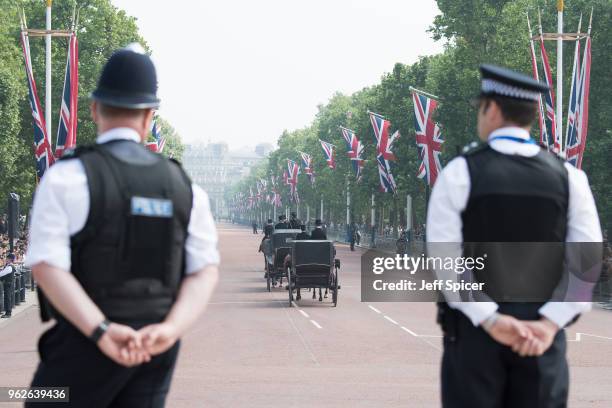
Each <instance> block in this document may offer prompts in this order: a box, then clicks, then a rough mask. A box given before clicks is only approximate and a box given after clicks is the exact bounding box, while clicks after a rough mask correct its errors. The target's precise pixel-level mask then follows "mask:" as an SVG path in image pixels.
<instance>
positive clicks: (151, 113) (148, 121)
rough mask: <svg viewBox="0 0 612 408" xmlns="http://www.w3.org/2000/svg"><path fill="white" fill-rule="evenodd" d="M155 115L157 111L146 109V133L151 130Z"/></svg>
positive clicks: (143, 124)
mask: <svg viewBox="0 0 612 408" xmlns="http://www.w3.org/2000/svg"><path fill="white" fill-rule="evenodd" d="M154 115H155V111H154V110H153V109H145V110H144V115H142V117H141V120H142V128H143V129H145V133H147V132H148V130H149V129H151V123H152V122H153V116H154Z"/></svg>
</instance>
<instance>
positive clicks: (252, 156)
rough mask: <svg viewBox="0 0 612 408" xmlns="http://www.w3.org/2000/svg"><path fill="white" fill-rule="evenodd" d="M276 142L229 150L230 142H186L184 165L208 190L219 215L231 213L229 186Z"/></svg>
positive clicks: (195, 181) (249, 169)
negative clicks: (201, 143)
mask: <svg viewBox="0 0 612 408" xmlns="http://www.w3.org/2000/svg"><path fill="white" fill-rule="evenodd" d="M271 151H272V145H270V144H268V143H260V144H258V145H257V146H255V148H254V149H250V148H241V149H237V150H229V148H228V146H227V144H226V143H209V144H207V145H195V144H194V145H186V146H185V151H184V153H183V167H184V168H185V171H186V172H187V174H189V176H190V177H191V180H192V181H193V182H194V183H195V184H197V185H199V186H200V187H202V188H203V189H204V191H206V192H207V193H208V196H209V198H210V206H211V210H212V212H213V214H214V215H215V216H216V217H225V216H227V215H228V211H227V208H226V205H225V203H224V197H225V193H226V189H229V188H231V186H232V185H234V184H235V183H236V182H238V181H239V180H240V179H242V178H243V177H246V176H248V175H249V173H250V172H251V168H253V167H254V166H255V165H257V164H258V163H259V162H261V161H262V160H263V159H265V158H266V157H267V156H268V154H269V153H270V152H271Z"/></svg>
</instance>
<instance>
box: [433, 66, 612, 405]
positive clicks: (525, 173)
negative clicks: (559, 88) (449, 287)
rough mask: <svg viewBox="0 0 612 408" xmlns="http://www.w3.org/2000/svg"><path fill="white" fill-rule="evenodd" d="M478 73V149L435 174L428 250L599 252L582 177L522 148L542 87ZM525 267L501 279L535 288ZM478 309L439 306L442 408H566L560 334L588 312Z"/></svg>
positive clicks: (495, 70)
mask: <svg viewBox="0 0 612 408" xmlns="http://www.w3.org/2000/svg"><path fill="white" fill-rule="evenodd" d="M481 73H482V89H481V95H480V98H479V101H478V133H479V136H480V139H481V140H482V141H484V142H486V143H485V144H483V145H482V146H481V147H478V148H475V149H472V150H471V151H469V152H467V153H466V154H464V155H463V156H460V157H458V158H455V159H454V160H452V161H451V162H450V163H448V165H447V166H446V167H445V168H444V170H443V171H442V172H441V174H440V176H439V178H438V180H437V182H436V184H435V186H434V188H433V191H432V195H431V199H430V202H429V208H428V215H427V240H428V242H433V243H466V242H559V243H561V244H560V245H561V246H564V245H565V246H567V243H568V242H595V243H597V242H601V240H602V235H601V229H600V224H599V219H598V215H597V210H596V207H595V202H594V199H593V196H592V193H591V190H590V188H589V184H588V181H587V177H586V175H585V173H584V172H582V171H581V170H578V169H576V168H574V167H573V166H571V165H570V164H567V163H563V162H562V161H561V160H560V159H559V158H557V157H555V156H553V154H551V153H548V152H547V151H546V150H543V149H542V148H540V147H539V146H538V145H536V144H535V142H533V141H532V139H531V138H530V135H529V131H530V128H531V125H532V123H533V122H534V120H535V119H536V117H537V109H538V105H537V100H538V97H539V95H540V93H541V92H544V91H546V90H547V89H548V88H547V86H546V85H545V84H542V83H540V82H538V81H535V80H534V79H532V78H530V77H527V76H525V75H522V74H518V73H516V72H513V71H510V70H507V69H504V68H501V67H497V66H492V65H483V66H481ZM563 242H565V244H563ZM430 245H431V244H430ZM557 258H558V259H549V262H548V263H547V264H548V265H551V266H552V269H550V268H547V271H548V270H550V271H552V272H551V273H553V274H554V273H555V272H554V268H558V269H561V266H560V265H561V264H562V262H563V260H562V256H560V257H557ZM519 261H522V260H519ZM525 265H527V266H526V267H525V268H520V269H521V270H511V271H508V274H513V275H515V276H516V277H519V276H521V277H525V276H526V277H527V280H526V281H529V280H528V279H529V274H532V275H531V276H534V277H535V276H538V279H539V278H541V277H542V276H543V275H546V273H548V272H547V271H542V270H533V267H532V268H531V269H530V268H529V265H530V264H529V263H526V264H525ZM513 277H514V276H512V278H513ZM494 278H495V277H491V276H489V277H487V276H485V279H492V280H493V281H495V280H494ZM553 278H555V277H553ZM502 280H503V279H502ZM531 281H532V282H535V281H536V280H535V279H532V280H531ZM552 282H553V283H554V279H552ZM526 286H527V285H523V286H522V287H519V289H524V290H528V289H529V288H527V287H526ZM497 289H498V292H499V290H502V291H503V290H504V288H497ZM548 289H549V292H550V291H552V290H553V289H554V288H553V287H550V288H548ZM547 293H548V292H547ZM547 299H550V298H547ZM455 300H456V299H455ZM480 300H481V301H471V302H470V301H448V302H447V303H446V304H441V305H440V312H441V313H440V317H441V319H440V320H441V323H442V326H443V330H444V334H445V336H444V355H443V360H442V403H443V406H444V407H469V408H478V407H488V408H489V407H564V406H566V404H567V395H568V367H567V361H566V356H565V351H566V340H565V333H564V331H563V328H564V327H565V326H566V325H568V324H569V323H571V322H572V321H573V320H574V319H576V318H577V316H578V315H579V314H580V313H583V312H585V311H587V310H589V308H590V303H588V302H565V303H561V302H554V301H550V300H549V301H542V302H539V303H538V302H531V303H529V302H524V303H521V302H515V303H506V302H495V301H494V300H493V299H487V300H488V301H482V299H480Z"/></svg>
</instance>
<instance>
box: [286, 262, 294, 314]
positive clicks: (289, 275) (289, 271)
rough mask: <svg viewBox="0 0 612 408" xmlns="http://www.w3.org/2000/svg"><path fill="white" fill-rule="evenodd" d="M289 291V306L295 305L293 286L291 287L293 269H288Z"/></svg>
mask: <svg viewBox="0 0 612 408" xmlns="http://www.w3.org/2000/svg"><path fill="white" fill-rule="evenodd" d="M287 292H289V307H293V288H292V287H291V269H287Z"/></svg>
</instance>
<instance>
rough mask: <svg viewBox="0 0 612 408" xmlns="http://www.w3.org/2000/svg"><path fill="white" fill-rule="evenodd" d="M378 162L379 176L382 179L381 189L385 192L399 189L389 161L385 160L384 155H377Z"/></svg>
mask: <svg viewBox="0 0 612 408" xmlns="http://www.w3.org/2000/svg"><path fill="white" fill-rule="evenodd" d="M376 162H377V163H378V178H379V180H380V191H381V192H383V193H394V192H395V190H396V189H397V185H396V184H395V180H394V179H393V174H392V173H391V169H390V168H389V161H388V160H385V158H384V157H383V156H382V155H380V154H379V155H378V156H377V157H376Z"/></svg>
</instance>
